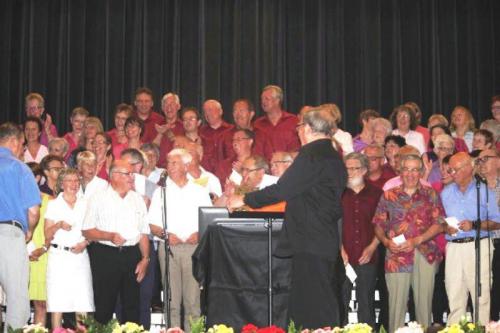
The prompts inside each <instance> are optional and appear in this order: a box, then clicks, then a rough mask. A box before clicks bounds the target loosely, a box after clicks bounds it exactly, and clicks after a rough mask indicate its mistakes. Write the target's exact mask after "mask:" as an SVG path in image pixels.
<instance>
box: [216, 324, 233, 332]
mask: <svg viewBox="0 0 500 333" xmlns="http://www.w3.org/2000/svg"><path fill="white" fill-rule="evenodd" d="M214 329H215V330H214V331H215V333H234V331H233V328H232V327H227V326H226V325H214Z"/></svg>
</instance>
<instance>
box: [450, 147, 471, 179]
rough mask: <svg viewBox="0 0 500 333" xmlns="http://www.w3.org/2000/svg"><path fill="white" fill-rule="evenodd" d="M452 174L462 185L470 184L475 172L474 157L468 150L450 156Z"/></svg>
mask: <svg viewBox="0 0 500 333" xmlns="http://www.w3.org/2000/svg"><path fill="white" fill-rule="evenodd" d="M448 165H449V166H450V171H451V172H449V173H450V174H451V176H452V177H453V180H454V181H455V183H457V185H458V186H460V187H465V186H468V185H469V183H470V182H471V180H472V175H473V174H474V166H473V162H472V158H471V157H470V156H469V154H468V153H466V152H459V153H456V154H455V155H453V156H452V157H451V158H450V163H449V164H448Z"/></svg>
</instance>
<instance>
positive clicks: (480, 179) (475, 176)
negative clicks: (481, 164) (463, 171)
mask: <svg viewBox="0 0 500 333" xmlns="http://www.w3.org/2000/svg"><path fill="white" fill-rule="evenodd" d="M474 178H476V183H478V184H479V183H483V184H486V179H484V178H483V177H481V175H479V174H477V173H475V174H474Z"/></svg>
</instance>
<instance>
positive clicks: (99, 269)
mask: <svg viewBox="0 0 500 333" xmlns="http://www.w3.org/2000/svg"><path fill="white" fill-rule="evenodd" d="M140 260H141V251H140V250H139V246H138V245H136V246H131V247H121V248H116V247H112V246H106V245H102V244H100V243H95V244H93V245H92V251H91V256H90V265H91V269H92V285H93V287H94V303H95V314H94V317H95V319H96V320H97V321H98V322H100V323H102V324H105V323H107V322H108V321H110V320H111V318H112V317H113V312H114V310H115V305H116V301H117V299H118V295H120V300H121V308H122V318H121V319H120V322H122V323H124V322H127V321H131V322H134V323H138V322H139V283H137V280H136V278H137V277H136V275H135V268H136V266H137V263H139V261H140Z"/></svg>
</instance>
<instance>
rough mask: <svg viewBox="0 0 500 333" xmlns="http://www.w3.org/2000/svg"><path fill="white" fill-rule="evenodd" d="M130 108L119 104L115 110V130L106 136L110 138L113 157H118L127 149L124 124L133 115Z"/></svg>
mask: <svg viewBox="0 0 500 333" xmlns="http://www.w3.org/2000/svg"><path fill="white" fill-rule="evenodd" d="M133 111H134V110H133V108H132V106H130V105H128V104H125V103H121V104H118V105H117V106H116V109H115V128H113V129H111V130H109V131H108V132H107V134H108V135H109V136H110V137H111V144H112V146H113V148H112V149H113V156H114V157H115V158H119V157H120V153H121V152H122V151H123V150H124V149H126V148H127V146H128V139H127V135H126V134H125V122H126V121H127V119H128V118H130V117H131V116H132V114H133Z"/></svg>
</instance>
